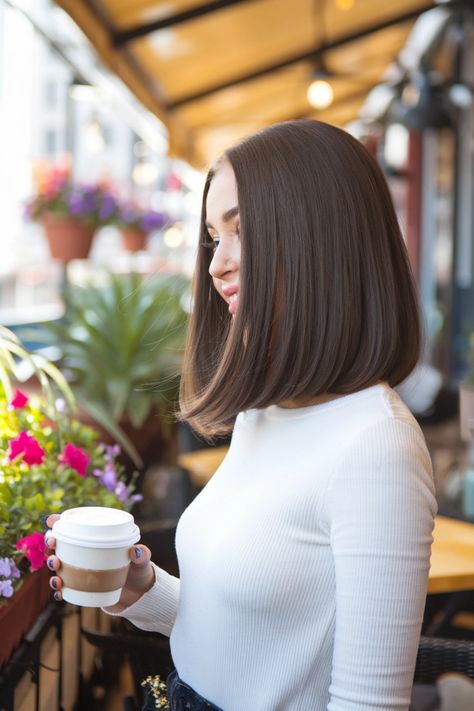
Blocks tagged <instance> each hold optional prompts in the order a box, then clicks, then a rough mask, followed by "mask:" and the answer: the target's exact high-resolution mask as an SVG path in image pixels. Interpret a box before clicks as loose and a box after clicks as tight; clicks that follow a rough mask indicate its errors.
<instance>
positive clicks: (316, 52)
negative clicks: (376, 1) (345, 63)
mask: <svg viewBox="0 0 474 711" xmlns="http://www.w3.org/2000/svg"><path fill="white" fill-rule="evenodd" d="M450 5H452V3H445V4H443V7H449V6H450ZM436 6H437V3H436V2H435V0H431V1H430V2H428V3H426V4H425V5H423V6H422V7H420V8H418V9H417V10H412V11H411V12H406V13H404V14H403V15H397V16H396V17H392V18H390V19H388V20H385V21H384V22H378V23H377V24H374V25H371V26H370V27H365V28H364V29H362V30H358V31H357V32H352V33H350V34H347V35H343V36H341V37H338V38H336V39H334V40H331V41H330V42H324V43H323V44H321V45H319V46H318V47H316V48H315V49H312V50H310V51H307V52H299V53H298V54H294V55H291V56H288V57H285V58H284V59H282V60H280V61H278V62H274V63H272V64H269V65H267V66H265V67H261V68H260V69H256V70H255V71H253V72H250V73H249V74H244V75H241V76H239V77H235V78H234V79H229V80H227V81H225V82H222V83H220V84H214V86H210V87H208V88H207V89H202V90H201V91H198V92H196V93H194V94H188V95H185V96H182V97H180V98H178V99H175V100H174V101H171V102H170V103H168V105H167V108H168V109H169V110H174V109H177V108H179V107H180V106H184V104H190V103H191V102H193V101H198V100H199V99H204V98H205V97H207V96H210V95H211V94H215V93H216V92H218V91H223V90H224V89H229V88H230V87H232V86H238V85H239V84H245V83H246V82H248V81H253V80H254V79H259V78H260V77H263V76H266V75H267V74H273V73H274V72H277V71H279V70H280V69H286V68H287V67H290V66H292V65H293V64H298V63H300V62H307V61H317V60H319V59H320V58H321V55H323V54H324V53H325V52H328V51H330V50H332V49H337V48H338V47H342V46H343V45H345V44H350V43H351V42H356V41H357V40H360V39H363V38H364V37H367V36H368V35H371V34H374V33H375V32H381V31H382V30H385V29H388V28H389V27H393V26H394V25H399V24H402V23H404V22H409V21H411V20H415V19H416V18H417V17H418V16H419V15H421V14H422V13H423V12H427V11H428V10H431V9H432V8H433V7H436Z"/></svg>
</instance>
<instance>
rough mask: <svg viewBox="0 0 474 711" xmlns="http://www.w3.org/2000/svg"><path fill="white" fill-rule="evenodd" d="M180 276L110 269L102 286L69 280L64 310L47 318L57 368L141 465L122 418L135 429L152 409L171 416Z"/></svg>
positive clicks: (180, 327) (182, 325) (179, 347)
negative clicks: (74, 283)
mask: <svg viewBox="0 0 474 711" xmlns="http://www.w3.org/2000/svg"><path fill="white" fill-rule="evenodd" d="M187 286H188V284H187V281H186V280H185V279H184V278H183V277H180V276H176V275H173V276H169V275H160V274H157V275H153V276H146V277H143V276H142V275H139V274H133V273H132V274H126V275H113V274H110V275H108V283H107V284H106V286H104V287H102V288H99V287H96V286H92V285H87V286H84V287H79V286H69V287H68V288H67V291H66V294H65V305H66V311H65V316H64V319H63V320H62V321H61V322H60V323H56V324H51V325H50V327H49V329H50V330H51V331H52V332H53V334H54V337H55V339H56V341H57V345H58V346H59V348H60V349H61V351H62V358H61V361H60V367H61V369H62V370H63V373H64V374H65V375H66V377H67V379H68V382H69V384H70V385H71V387H72V389H73V391H74V395H75V396H76V398H77V402H78V404H79V405H80V407H81V408H83V409H84V410H85V411H86V412H88V413H89V414H90V416H91V417H92V418H93V419H95V420H96V421H97V422H98V423H100V424H101V425H102V426H103V427H104V428H105V429H106V430H107V431H108V432H109V433H110V434H111V435H112V436H113V437H114V438H115V439H116V440H117V441H118V442H120V444H121V445H122V446H123V448H124V449H125V450H126V451H127V453H128V454H129V456H130V457H131V458H132V460H133V461H134V462H135V464H136V466H140V456H139V453H138V451H137V450H136V448H135V446H134V445H133V443H132V441H131V440H130V438H129V437H127V436H126V435H125V433H124V431H123V429H122V428H121V426H120V425H121V424H123V423H124V422H129V423H131V425H132V426H133V427H134V428H136V429H139V428H140V427H141V426H142V425H143V424H144V422H145V420H146V419H147V418H148V417H149V415H150V414H151V413H152V412H154V411H156V412H158V413H159V414H160V418H161V424H162V426H163V425H165V426H166V425H167V424H168V425H169V424H170V423H171V422H172V419H173V418H172V413H173V411H174V409H175V407H176V404H177V400H178V391H179V373H180V366H181V358H182V351H183V347H184V338H185V329H186V322H187V314H186V312H185V310H184V308H183V306H182V299H183V294H184V292H185V291H186V289H187Z"/></svg>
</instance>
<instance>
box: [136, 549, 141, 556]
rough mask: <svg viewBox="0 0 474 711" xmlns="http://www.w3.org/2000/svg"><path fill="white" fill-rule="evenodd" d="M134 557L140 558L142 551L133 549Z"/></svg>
mask: <svg viewBox="0 0 474 711" xmlns="http://www.w3.org/2000/svg"><path fill="white" fill-rule="evenodd" d="M135 555H136V556H137V558H141V555H142V549H141V548H135Z"/></svg>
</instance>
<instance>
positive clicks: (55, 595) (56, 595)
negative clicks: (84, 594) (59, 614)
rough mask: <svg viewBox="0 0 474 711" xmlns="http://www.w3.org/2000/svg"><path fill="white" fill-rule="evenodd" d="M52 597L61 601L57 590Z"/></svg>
mask: <svg viewBox="0 0 474 711" xmlns="http://www.w3.org/2000/svg"><path fill="white" fill-rule="evenodd" d="M53 597H54V599H55V600H56V602H61V596H60V594H59V593H58V592H55V593H54V595H53Z"/></svg>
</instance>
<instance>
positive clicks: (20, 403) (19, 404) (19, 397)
mask: <svg viewBox="0 0 474 711" xmlns="http://www.w3.org/2000/svg"><path fill="white" fill-rule="evenodd" d="M28 400H29V397H28V396H27V395H25V393H22V392H21V390H15V397H14V398H13V400H12V401H11V403H10V405H11V406H12V407H15V408H17V409H18V410H21V409H22V408H23V407H25V405H26V404H27V402H28Z"/></svg>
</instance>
